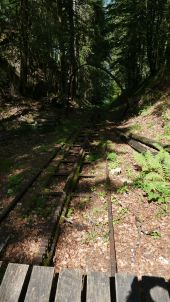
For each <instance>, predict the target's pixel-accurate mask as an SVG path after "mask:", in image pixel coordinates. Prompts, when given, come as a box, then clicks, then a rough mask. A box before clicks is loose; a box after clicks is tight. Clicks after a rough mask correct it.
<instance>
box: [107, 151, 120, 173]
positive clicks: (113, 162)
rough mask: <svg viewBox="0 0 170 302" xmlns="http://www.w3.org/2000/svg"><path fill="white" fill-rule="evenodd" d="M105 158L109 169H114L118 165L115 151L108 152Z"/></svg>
mask: <svg viewBox="0 0 170 302" xmlns="http://www.w3.org/2000/svg"><path fill="white" fill-rule="evenodd" d="M107 160H108V166H109V169H110V170H112V169H115V168H117V167H118V166H119V161H118V157H117V154H116V153H115V152H110V153H108V154H107Z"/></svg>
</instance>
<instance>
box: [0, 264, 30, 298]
mask: <svg viewBox="0 0 170 302" xmlns="http://www.w3.org/2000/svg"><path fill="white" fill-rule="evenodd" d="M28 267H29V266H28V265H25V264H16V263H9V264H8V267H7V269H6V272H5V275H4V278H3V280H2V283H1V286H0V301H2V302H17V301H19V297H20V294H21V290H22V287H23V284H24V280H25V277H26V275H27V272H28Z"/></svg>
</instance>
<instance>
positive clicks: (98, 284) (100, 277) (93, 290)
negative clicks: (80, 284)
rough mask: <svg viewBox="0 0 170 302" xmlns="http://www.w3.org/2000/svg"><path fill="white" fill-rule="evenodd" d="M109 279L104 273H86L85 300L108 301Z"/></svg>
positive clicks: (90, 301)
mask: <svg viewBox="0 0 170 302" xmlns="http://www.w3.org/2000/svg"><path fill="white" fill-rule="evenodd" d="M110 301H111V295H110V280H109V277H108V276H107V275H106V274H104V273H97V272H90V273H89V274H88V275H87V302H110Z"/></svg>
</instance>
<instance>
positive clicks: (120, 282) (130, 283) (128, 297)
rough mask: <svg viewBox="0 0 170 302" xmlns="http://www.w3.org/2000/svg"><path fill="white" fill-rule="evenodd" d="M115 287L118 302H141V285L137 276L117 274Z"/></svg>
mask: <svg viewBox="0 0 170 302" xmlns="http://www.w3.org/2000/svg"><path fill="white" fill-rule="evenodd" d="M115 285H116V302H127V301H128V302H138V301H141V300H140V295H139V283H138V279H137V277H136V276H134V275H127V274H116V275H115Z"/></svg>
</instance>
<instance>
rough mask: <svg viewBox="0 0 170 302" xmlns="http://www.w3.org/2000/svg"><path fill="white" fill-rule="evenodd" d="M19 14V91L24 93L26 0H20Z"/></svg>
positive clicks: (26, 44) (26, 67) (26, 36)
mask: <svg viewBox="0 0 170 302" xmlns="http://www.w3.org/2000/svg"><path fill="white" fill-rule="evenodd" d="M20 16H21V27H20V31H21V32H20V34H21V45H20V55H21V62H20V91H21V93H22V94H25V93H26V86H27V76H28V0H21V2H20Z"/></svg>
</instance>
